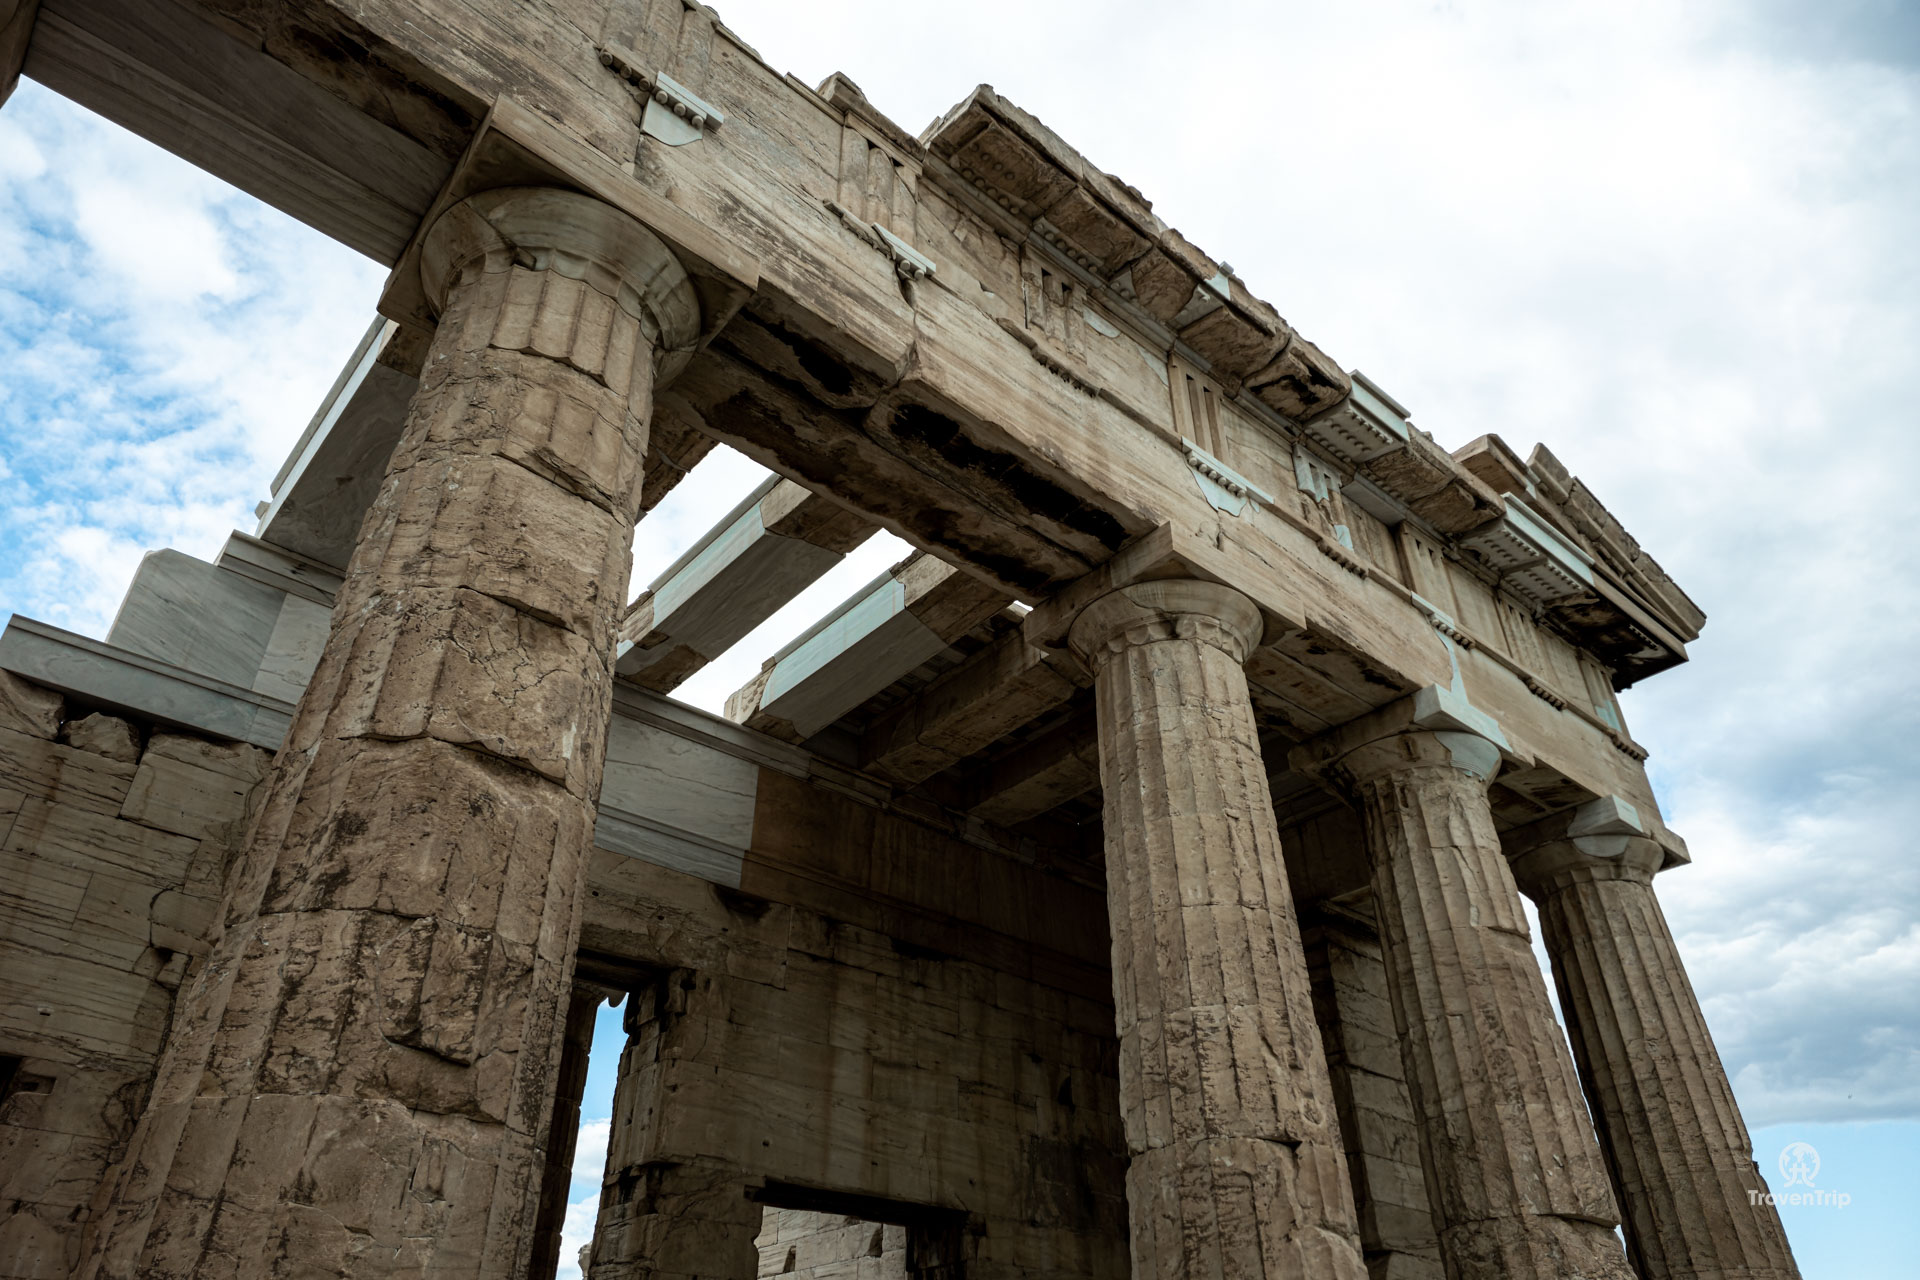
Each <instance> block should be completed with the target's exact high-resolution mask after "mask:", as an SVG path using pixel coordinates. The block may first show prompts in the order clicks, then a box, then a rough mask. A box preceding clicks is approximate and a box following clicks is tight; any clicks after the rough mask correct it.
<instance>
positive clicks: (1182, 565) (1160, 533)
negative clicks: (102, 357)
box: [1026, 524, 1307, 652]
mask: <svg viewBox="0 0 1920 1280" xmlns="http://www.w3.org/2000/svg"><path fill="white" fill-rule="evenodd" d="M1244 577H1245V575H1244V574H1239V573H1236V572H1235V569H1234V567H1233V565H1232V563H1231V562H1230V561H1229V559H1228V557H1227V556H1226V555H1224V554H1223V553H1222V552H1221V551H1220V549H1219V548H1218V546H1217V545H1216V544H1215V543H1214V542H1213V540H1212V539H1210V538H1205V537H1201V536H1198V535H1196V534H1194V533H1192V532H1187V531H1183V530H1181V529H1179V528H1177V527H1176V526H1174V525H1170V524H1166V525H1161V526H1160V527H1159V528H1157V529H1155V530H1154V531H1153V532H1152V533H1149V534H1147V535H1146V536H1145V537H1143V538H1138V539H1135V540H1134V541H1133V542H1132V543H1131V544H1129V545H1128V546H1127V547H1126V548H1125V549H1124V550H1122V551H1120V552H1119V553H1118V554H1116V555H1115V556H1114V557H1113V558H1112V559H1110V560H1108V561H1106V562H1105V563H1104V564H1102V565H1100V566H1099V567H1098V568H1096V569H1094V570H1093V572H1091V573H1089V574H1087V575H1086V576H1085V577H1083V578H1081V579H1080V580H1079V581H1077V582H1075V583H1073V584H1072V585H1071V586H1069V587H1067V588H1066V589H1065V590H1063V591H1060V592H1058V593H1057V594H1055V595H1054V596H1052V597H1051V598H1049V599H1047V600H1044V601H1042V602H1041V603H1040V604H1038V605H1035V606H1034V610H1033V612H1032V613H1031V614H1030V615H1028V621H1027V627H1026V632H1027V639H1028V641H1029V642H1030V643H1032V644H1034V645H1037V646H1041V647H1046V648H1055V649H1060V650H1063V651H1069V652H1070V651H1071V650H1070V649H1069V646H1068V643H1067V633H1068V631H1069V629H1070V628H1071V627H1072V626H1073V625H1074V621H1075V619H1077V618H1078V617H1079V616H1080V614H1081V612H1082V611H1083V610H1085V609H1086V608H1087V606H1088V605H1091V604H1092V603H1093V602H1094V601H1096V600H1098V599H1099V598H1100V597H1102V596H1104V595H1106V594H1108V593H1109V592H1112V591H1117V590H1119V589H1120V588H1122V587H1128V586H1132V585H1134V584H1135V583H1140V582H1155V581H1159V580H1162V579H1169V578H1175V579H1192V580H1196V581H1200V582H1215V583H1219V584H1220V585H1222V586H1228V587H1232V588H1233V589H1234V590H1235V591H1236V592H1241V593H1242V594H1247V590H1248V589H1247V588H1245V587H1244V586H1243V585H1242V583H1243V581H1244ZM1236 579H1241V580H1242V581H1241V582H1236ZM1249 598H1250V599H1252V600H1253V603H1254V605H1255V606H1256V607H1257V608H1258V609H1259V611H1260V615H1261V630H1260V634H1259V635H1258V636H1257V637H1256V643H1258V644H1269V643H1272V642H1273V641H1274V640H1276V639H1278V638H1279V637H1280V636H1282V635H1284V634H1286V633H1287V632H1289V631H1297V630H1300V629H1302V628H1304V627H1306V626H1307V605H1306V602H1305V600H1304V599H1303V598H1300V597H1297V596H1284V597H1283V596H1280V595H1275V594H1270V593H1265V592H1263V593H1262V594H1261V595H1260V596H1259V597H1257V598H1255V597H1253V596H1249Z"/></svg>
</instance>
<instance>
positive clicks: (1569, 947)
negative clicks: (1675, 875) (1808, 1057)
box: [1506, 797, 1800, 1280]
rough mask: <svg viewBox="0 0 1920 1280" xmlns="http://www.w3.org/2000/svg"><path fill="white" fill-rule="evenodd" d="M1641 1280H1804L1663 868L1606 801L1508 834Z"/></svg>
mask: <svg viewBox="0 0 1920 1280" xmlns="http://www.w3.org/2000/svg"><path fill="white" fill-rule="evenodd" d="M1506 847H1507V852H1508V853H1509V854H1511V855H1512V857H1513V862H1512V867H1513V873H1514V876H1515V878H1516V879H1517V880H1518V882H1519V885H1520V888H1521V889H1522V890H1524V891H1525V892H1526V894H1527V896H1528V897H1530V898H1532V899H1533V900H1534V902H1535V903H1536V904H1538V906H1539V908H1540V929H1541V932H1542V934H1543V935H1544V936H1545V940H1546V944H1547V954H1548V955H1549V956H1550V957H1552V960H1553V974H1554V980H1555V982H1556V983H1557V984H1558V986H1559V988H1560V1011H1561V1013H1562V1015H1563V1016H1564V1017H1565V1018H1566V1020H1567V1034H1568V1036H1569V1038H1570V1039H1571V1040H1572V1041H1573V1053H1574V1057H1575V1058H1576V1059H1577V1060H1578V1062H1579V1064H1580V1076H1581V1079H1582V1081H1583V1082H1584V1083H1585V1085H1586V1090H1587V1102H1588V1104H1589V1105H1590V1106H1591V1107H1592V1109H1593V1117H1594V1122H1595V1124H1596V1125H1597V1126H1598V1128H1599V1130H1600V1141H1601V1144H1602V1145H1603V1147H1604V1148H1605V1150H1606V1155H1607V1164H1608V1167H1609V1168H1611V1170H1612V1171H1613V1179H1614V1186H1615V1189H1616V1190H1617V1191H1618V1192H1619V1194H1620V1201H1621V1208H1622V1209H1623V1210H1624V1211H1625V1214H1626V1232H1627V1248H1628V1251H1629V1252H1630V1254H1631V1255H1632V1257H1633V1260H1634V1265H1635V1267H1636V1268H1637V1269H1638V1271H1639V1272H1640V1274H1641V1276H1642V1277H1644V1280H1732V1278H1733V1277H1752V1278H1753V1280H1762V1278H1763V1277H1764V1278H1765V1280H1786V1278H1788V1277H1797V1276H1798V1275H1799V1274H1800V1273H1799V1270H1798V1269H1797V1268H1796V1267H1795V1266H1794V1263H1793V1254H1792V1251H1791V1250H1790V1249H1789V1248H1788V1247H1787V1238H1786V1233H1785V1231H1784V1230H1783V1229H1782V1228H1781V1225H1780V1215H1779V1214H1778V1213H1777V1212H1776V1211H1775V1210H1774V1209H1773V1207H1772V1206H1771V1205H1769V1204H1767V1203H1766V1202H1765V1200H1764V1199H1762V1198H1761V1197H1763V1196H1764V1195H1765V1194H1766V1191H1767V1184H1766V1181H1765V1180H1764V1179H1763V1178H1762V1177H1761V1176H1760V1171H1759V1169H1757V1168H1756V1167H1755V1165H1754V1162H1753V1142H1752V1140H1751V1139H1750V1138H1748V1136H1747V1127H1746V1125H1745V1124H1744V1123H1742V1121H1741V1119H1740V1108H1739V1107H1738V1105H1736V1104H1735V1102H1734V1100H1733V1089H1732V1087H1731V1086H1730V1085H1729V1084H1728V1082H1727V1073H1726V1071H1725V1070H1724V1069H1723V1068H1722V1067H1721V1065H1720V1055H1719V1054H1718V1053H1716V1052H1715V1051H1714V1047H1713V1037H1712V1036H1711V1035H1709V1034H1708V1032H1707V1023H1706V1019H1705V1018H1704V1017H1703V1016H1702V1015H1701V1012H1700V1002H1699V1001H1698V1000H1696V999H1694V995H1693V986H1692V984H1690V983H1689V982H1688V981H1687V973H1686V969H1685V968H1684V967H1683V966H1682V965H1681V963H1680V955H1679V952H1678V951H1677V950H1676V949H1675V947H1674V944H1673V934H1672V933H1671V932H1670V931H1669V930H1668V928H1667V921H1666V917H1665V916H1664V915H1663V914H1662V913H1661V911H1660V903H1659V901H1658V900H1657V899H1656V898H1655V897H1654V892H1653V873H1654V872H1655V871H1657V870H1659V868H1660V863H1661V859H1662V857H1663V853H1662V850H1661V848H1660V846H1659V845H1658V844H1656V843H1655V842H1654V841H1653V840H1651V839H1649V838H1648V837H1647V836H1646V835H1645V834H1644V832H1643V830H1642V827H1641V823H1640V820H1639V815H1638V814H1637V813H1635V812H1634V810H1633V809H1632V807H1631V806H1628V805H1625V804H1623V803H1622V802H1621V801H1619V800H1617V799H1614V798H1612V797H1606V798H1603V799H1601V800H1596V801H1593V802H1591V803H1589V804H1586V805H1582V806H1581V807H1580V808H1578V809H1574V810H1571V811H1569V812H1567V813H1563V814H1558V815H1556V816H1554V817H1552V818H1548V819H1546V820H1544V821H1542V822H1537V823H1534V824H1532V825H1531V826H1528V827H1523V828H1521V829H1520V830H1518V831H1513V832H1509V833H1508V834H1507V836H1506Z"/></svg>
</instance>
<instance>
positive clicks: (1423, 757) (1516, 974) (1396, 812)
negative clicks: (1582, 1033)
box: [1328, 729, 1631, 1280]
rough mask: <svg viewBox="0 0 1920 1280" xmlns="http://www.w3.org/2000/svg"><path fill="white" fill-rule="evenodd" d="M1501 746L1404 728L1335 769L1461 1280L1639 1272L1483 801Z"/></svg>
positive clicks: (1452, 1269)
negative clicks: (1625, 1249)
mask: <svg viewBox="0 0 1920 1280" xmlns="http://www.w3.org/2000/svg"><path fill="white" fill-rule="evenodd" d="M1499 765H1500V752H1499V749H1498V748H1496V747H1495V746H1494V745H1493V743H1491V742H1490V741H1488V740H1487V739H1486V738H1484V737H1481V736H1479V735H1477V734H1473V733H1467V732H1456V731H1450V730H1440V731H1436V730H1426V729H1404V730H1401V731H1397V732H1393V733H1390V734H1387V735H1386V736H1383V737H1379V738H1375V739H1373V740H1372V741H1367V742H1364V743H1363V744H1362V745H1360V746H1358V747H1353V748H1351V749H1348V750H1345V751H1344V752H1342V753H1341V754H1340V755H1339V756H1338V758H1337V759H1336V760H1335V761H1333V762H1332V764H1331V768H1330V769H1329V770H1328V772H1329V774H1330V775H1331V776H1332V777H1333V778H1334V779H1335V780H1336V781H1338V782H1339V783H1341V784H1342V785H1343V786H1344V788H1345V789H1346V790H1347V791H1348V792H1349V793H1350V794H1351V796H1352V797H1353V799H1354V800H1355V802H1356V803H1357V804H1358V806H1359V808H1360V811H1361V820H1362V823H1363V825H1364V827H1365V830H1366V841H1367V856H1368V860H1369V862H1370V864H1371V867H1372V878H1373V896H1374V902H1375V907H1376V911H1377V913H1378V915H1379V921H1380V936H1381V942H1382V944H1383V946H1384V949H1385V952H1386V958H1387V974H1388V980H1389V989H1390V991H1391V993H1392V996H1393V1008H1394V1020H1395V1023H1396V1025H1397V1027H1398V1029H1399V1032H1400V1036H1401V1052H1402V1054H1403V1056H1404V1058H1405V1062H1406V1069H1407V1083H1408V1085H1409V1086H1410V1088H1411V1090H1412V1094H1413V1104H1414V1112H1415V1114H1416V1116H1417V1118H1418V1120H1419V1122H1420V1126H1421V1134H1422V1142H1421V1156H1422V1160H1423V1162H1424V1163H1425V1165H1426V1171H1427V1182H1428V1192H1429V1196H1430V1199H1431V1201H1432V1205H1433V1211H1434V1215H1435V1219H1436V1223H1435V1225H1436V1226H1437V1227H1438V1228H1439V1233H1440V1250H1441V1254H1442V1256H1443V1258H1444V1259H1445V1260H1446V1264H1447V1274H1448V1275H1449V1276H1450V1277H1453V1278H1454V1280H1482V1278H1484V1280H1519V1278H1522V1277H1524V1278H1526V1280H1535V1278H1537V1280H1571V1278H1573V1277H1580V1278H1581V1280H1596V1278H1597V1277H1608V1278H1610V1280H1624V1278H1625V1277H1627V1276H1630V1275H1631V1272H1630V1271H1629V1270H1628V1269H1627V1260H1626V1257H1625V1256H1624V1254H1623V1253H1622V1252H1621V1249H1620V1242H1619V1241H1618V1240H1617V1239H1616V1238H1615V1236H1614V1234H1613V1226H1614V1224H1615V1223H1616V1222H1617V1221H1618V1217H1617V1215H1616V1212H1615V1209H1614V1202H1613V1193H1612V1191H1611V1190H1610V1189H1609V1188H1608V1185H1607V1175H1606V1169H1605V1166H1604V1165H1603V1164H1602V1163H1601V1159H1600V1150H1599V1147H1598V1145H1597V1144H1596V1143H1595V1141H1594V1134H1593V1128H1592V1125H1591V1124H1590V1123H1589V1122H1588V1119H1587V1114H1586V1109H1585V1107H1583V1106H1582V1105H1581V1101H1580V1092H1579V1085H1578V1084H1577V1082H1576V1080H1575V1078H1574V1071H1573V1061H1572V1059H1571V1058H1570V1057H1569V1056H1568V1054H1567V1045H1566V1040H1565V1038H1564V1037H1563V1036H1562V1035H1561V1034H1560V1028H1559V1027H1558V1025H1556V1024H1555V1022H1554V1018H1553V1009H1552V1006H1551V1005H1550V1004H1549V1003H1548V1001H1547V987H1546V981H1545V979H1544V978H1543V976H1542V975H1541V972H1540V966H1539V964H1538V963H1537V962H1536V961H1535V960H1534V956H1533V950H1532V946H1531V944H1530V941H1529V937H1528V929H1527V922H1526V917H1525V915H1524V914H1523V912H1522V908H1521V903H1520V895H1519V893H1518V891H1516V889H1515V888H1514V883H1513V876H1512V874H1511V873H1510V872H1509V871H1508V869H1507V861H1506V858H1505V857H1504V856H1503V855H1502V853H1501V849H1500V839H1499V836H1498V835H1497V834H1495V832H1494V827H1493V813H1492V811H1491V809H1490V808H1489V807H1488V803H1487V785H1488V783H1489V782H1490V781H1491V780H1492V778H1493V775H1494V773H1495V771H1496V770H1497V769H1498V768H1499Z"/></svg>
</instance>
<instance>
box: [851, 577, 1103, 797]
mask: <svg viewBox="0 0 1920 1280" xmlns="http://www.w3.org/2000/svg"><path fill="white" fill-rule="evenodd" d="M1027 616H1028V617H1029V618H1031V617H1032V616H1033V615H1032V614H1028V615H1027ZM1091 683H1092V681H1091V679H1090V678H1089V677H1088V676H1086V674H1085V673H1084V672H1083V671H1081V669H1080V664H1079V663H1077V662H1075V661H1073V660H1072V659H1070V658H1067V657H1065V656H1064V655H1060V654H1056V653H1052V652H1050V651H1048V650H1045V649H1042V648H1039V647H1037V646H1035V645H1033V644H1032V643H1030V642H1029V641H1028V639H1027V637H1026V634H1025V631H1024V628H1023V629H1022V630H1021V631H1016V632H1012V633H1009V634H1008V635H1005V636H1003V637H1001V638H1000V639H999V640H997V641H995V642H994V643H993V644H991V645H988V646H987V647H986V648H985V649H982V650H981V651H980V652H978V653H976V654H974V655H973V656H972V657H970V658H968V659H967V660H966V661H965V662H963V663H961V664H960V665H959V666H958V667H955V668H954V669H953V670H952V671H949V672H947V673H946V674H945V675H943V676H941V677H940V678H939V679H938V680H936V681H934V682H933V683H932V684H931V685H929V686H927V688H925V689H923V690H921V691H920V693H918V694H917V695H915V696H914V697H912V698H910V699H908V700H907V701H906V702H903V703H901V704H900V705H899V706H897V707H895V708H893V709H892V710H891V711H888V712H887V713H886V714H885V715H883V716H881V717H880V718H879V719H878V720H877V721H875V722H874V723H873V724H872V725H870V726H868V728H867V730H866V732H865V733H864V734H862V735H861V747H860V755H861V763H862V766H863V767H865V768H867V769H870V770H873V771H874V772H877V773H879V774H881V775H883V776H885V777H887V778H888V779H890V780H892V781H894V782H896V783H900V784H902V785H909V786H910V785H912V784H914V783H917V782H920V781H922V780H923V779H926V778H929V777H932V776H933V775H934V774H936V773H939V772H940V771H941V770H943V769H946V768H947V767H949V766H951V765H953V764H956V763H958V762H959V761H961V760H964V759H966V758H967V757H968V756H971V755H973V754H974V753H975V752H977V751H984V750H986V749H987V748H989V747H991V746H992V745H993V744H994V743H996V742H998V741H1000V739H1002V738H1003V737H1005V736H1006V735H1007V734H1009V733H1012V732H1014V731H1015V730H1017V729H1020V728H1022V727H1023V726H1025V725H1027V724H1030V723H1031V722H1033V721H1034V720H1036V719H1038V718H1039V717H1041V716H1043V715H1045V714H1046V713H1047V712H1049V711H1052V710H1053V709H1055V708H1056V707H1059V706H1060V705H1062V704H1063V703H1065V702H1066V701H1067V700H1068V699H1069V698H1071V697H1072V696H1073V695H1074V693H1075V691H1076V690H1078V689H1082V688H1085V687H1087V686H1088V685H1089V684H1091Z"/></svg>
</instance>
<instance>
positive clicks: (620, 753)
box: [595, 716, 760, 887]
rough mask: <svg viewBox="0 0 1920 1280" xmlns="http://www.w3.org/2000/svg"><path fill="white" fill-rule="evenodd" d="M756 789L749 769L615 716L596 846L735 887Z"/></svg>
mask: <svg viewBox="0 0 1920 1280" xmlns="http://www.w3.org/2000/svg"><path fill="white" fill-rule="evenodd" d="M759 782H760V767H759V766H758V765H756V764H754V763H752V762H751V761H747V760H742V759H741V758H740V757H738V756H735V755H729V754H728V753H726V752H724V751H718V750H716V749H714V748H713V747H710V746H707V745H705V744H704V743H699V742H690V741H688V740H687V739H685V738H682V737H678V736H676V735H675V734H673V733H670V732H668V731H667V730H664V729H659V728H656V727H654V726H653V725H649V724H642V723H640V722H638V721H635V720H629V719H627V718H625V717H623V716H615V717H614V719H613V723H612V724H611V726H610V727H609V729H608V733H607V770H606V777H605V779H604V780H603V781H602V782H601V784H600V814H599V822H598V826H597V828H596V831H595V836H596V842H597V843H598V844H600V845H601V846H602V847H604V848H608V849H612V850H614V851H615V852H618V853H626V854H630V855H632V856H634V857H638V858H645V859H646V860H647V861H649V862H657V863H659V864H660V865H661V866H665V867H671V868H673V869H675V870H677V871H685V872H687V873H688V874H691V875H696V876H699V877H700V878H701V879H704V880H711V881H714V882H716V883H719V884H726V885H731V886H736V887H737V886H738V885H739V883H740V863H741V860H742V859H743V858H744V857H745V855H746V850H747V847H748V846H749V845H750V844H751V843H752V842H753V811H754V805H755V803H756V801H757V800H758V796H759Z"/></svg>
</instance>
